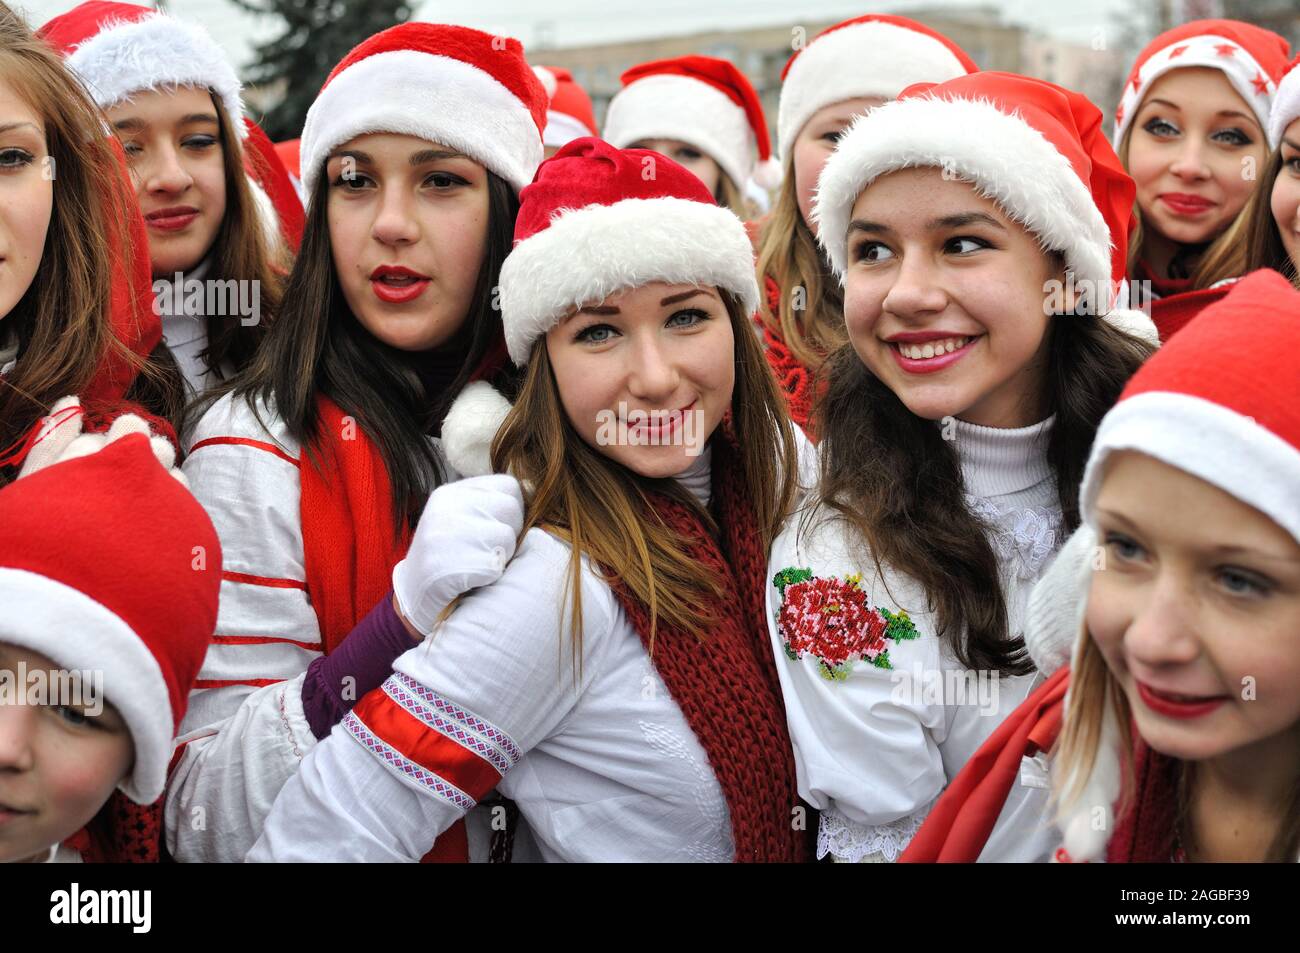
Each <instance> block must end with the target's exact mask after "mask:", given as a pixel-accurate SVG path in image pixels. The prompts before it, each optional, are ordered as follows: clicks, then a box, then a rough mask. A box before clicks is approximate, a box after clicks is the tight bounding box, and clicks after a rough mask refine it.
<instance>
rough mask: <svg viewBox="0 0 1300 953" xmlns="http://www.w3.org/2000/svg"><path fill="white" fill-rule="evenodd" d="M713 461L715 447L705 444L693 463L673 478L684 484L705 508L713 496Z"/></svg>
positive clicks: (683, 486)
mask: <svg viewBox="0 0 1300 953" xmlns="http://www.w3.org/2000/svg"><path fill="white" fill-rule="evenodd" d="M712 461H713V447H712V446H711V445H709V444H705V445H704V450H703V451H702V452H701V453H700V455H699V456H698V457H696V458H695V459H694V460H692V461H691V465H690V466H689V467H687V468H686V469H685V470H683V471H682V472H681V473H679V474H677V476H676V477H674V478H673V479H675V480H676V481H677V482H678V483H680V484H681V485H682V488H683V489H685V490H687V491H689V492H690V494H691V496H693V497H695V498H696V499H697V500H699V501H700V505H701V506H703V507H704V508H705V509H708V506H709V501H710V500H711V499H712V496H713V469H712Z"/></svg>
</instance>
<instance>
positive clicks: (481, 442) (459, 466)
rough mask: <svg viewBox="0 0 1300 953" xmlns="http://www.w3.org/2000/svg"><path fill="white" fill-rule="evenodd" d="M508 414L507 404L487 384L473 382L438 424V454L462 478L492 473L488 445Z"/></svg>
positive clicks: (466, 386)
mask: <svg viewBox="0 0 1300 953" xmlns="http://www.w3.org/2000/svg"><path fill="white" fill-rule="evenodd" d="M508 413H510V401H508V400H506V399H505V397H503V396H502V394H501V392H500V391H499V390H497V389H496V388H495V387H493V386H492V385H491V384H489V383H488V382H487V381H473V382H472V383H469V384H466V385H465V389H464V390H462V391H461V392H460V394H458V395H457V397H456V399H455V400H454V401H453V402H452V405H451V409H450V410H448V411H447V416H446V418H445V419H444V420H443V422H442V452H443V453H444V454H445V455H446V457H447V462H448V463H449V464H451V468H452V469H453V470H455V471H456V472H457V473H459V474H460V475H461V476H463V477H470V476H485V475H486V474H489V473H491V472H492V453H491V451H492V441H493V439H494V438H495V437H496V435H497V431H498V430H499V429H501V424H503V423H504V422H505V419H506V414H508Z"/></svg>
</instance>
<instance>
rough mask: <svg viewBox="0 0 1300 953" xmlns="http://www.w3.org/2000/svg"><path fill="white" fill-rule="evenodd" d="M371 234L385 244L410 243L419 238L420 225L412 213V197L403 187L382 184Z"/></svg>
mask: <svg viewBox="0 0 1300 953" xmlns="http://www.w3.org/2000/svg"><path fill="white" fill-rule="evenodd" d="M371 235H372V236H374V239H375V241H377V242H379V243H380V244H383V245H410V244H411V243H413V242H415V241H417V240H418V239H419V237H420V227H419V224H418V223H417V222H416V220H415V216H414V215H412V214H411V203H410V198H409V196H408V195H407V194H406V193H405V192H403V191H402V190H401V189H392V188H388V189H386V188H384V187H383V186H380V194H379V208H378V210H377V212H376V214H375V221H374V225H373V226H371Z"/></svg>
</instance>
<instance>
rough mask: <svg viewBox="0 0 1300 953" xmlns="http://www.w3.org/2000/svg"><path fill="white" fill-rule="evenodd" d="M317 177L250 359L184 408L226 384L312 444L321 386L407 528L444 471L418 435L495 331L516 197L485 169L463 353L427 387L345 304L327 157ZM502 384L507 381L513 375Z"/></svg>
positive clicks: (409, 358)
mask: <svg viewBox="0 0 1300 953" xmlns="http://www.w3.org/2000/svg"><path fill="white" fill-rule="evenodd" d="M317 181H318V182H320V183H322V184H321V185H320V187H318V188H317V189H316V190H315V191H314V192H313V193H312V198H311V202H310V203H309V206H308V209H307V224H306V227H305V229H304V231H303V237H302V246H301V248H300V249H299V252H298V257H297V260H296V261H295V262H294V265H293V271H292V272H290V274H289V280H288V282H287V284H286V285H285V289H284V298H283V302H282V305H281V309H280V314H279V316H278V317H277V319H276V321H275V322H274V323H273V324H272V325H271V327H270V328H269V329H268V330H267V332H266V338H265V340H264V341H263V343H262V346H261V347H260V348H259V349H258V350H257V352H256V354H254V356H253V359H252V360H251V361H250V362H249V364H248V366H247V367H246V368H245V369H244V370H243V371H241V372H240V373H238V374H236V375H235V377H234V378H233V379H232V380H231V381H230V382H229V383H228V384H227V385H226V386H224V387H220V388H217V389H215V390H213V391H212V392H210V393H209V395H208V396H207V397H206V398H204V399H203V400H201V401H199V402H197V404H196V407H195V408H194V410H193V411H192V413H197V412H200V411H202V410H203V409H205V408H206V407H210V406H211V405H212V404H213V403H214V402H215V401H216V400H217V399H219V398H220V397H221V396H222V394H224V393H227V392H232V393H233V394H234V395H235V398H236V399H243V400H245V401H247V403H248V406H249V407H250V409H252V411H253V412H254V414H258V403H257V401H258V400H259V399H260V400H262V401H265V402H266V404H267V405H268V406H274V408H275V410H276V412H277V413H278V414H279V415H280V417H281V419H283V421H284V423H285V426H286V428H287V429H288V431H289V433H290V434H291V435H292V436H293V437H294V439H295V440H297V441H298V442H299V443H301V444H302V445H303V446H304V447H306V448H308V451H309V453H310V448H311V446H312V445H313V443H314V442H315V439H316V438H317V436H318V435H319V427H320V415H319V413H318V410H317V406H316V398H317V395H318V394H324V395H325V396H327V397H329V398H330V399H331V400H333V401H334V402H335V403H336V404H338V406H339V408H340V409H342V411H343V412H344V413H345V414H347V415H349V416H351V417H353V418H355V419H356V421H357V423H358V425H359V426H360V427H361V430H362V432H363V433H365V435H366V436H367V437H369V438H370V439H371V440H372V441H374V443H375V446H376V447H377V449H378V450H379V454H380V456H381V457H382V459H383V461H384V466H385V468H386V469H387V471H388V478H389V482H390V484H391V486H392V494H393V515H394V524H395V526H397V527H399V528H400V527H401V526H402V525H407V526H411V527H414V525H415V524H416V522H417V521H418V520H419V517H420V511H421V510H422V509H423V507H424V502H425V500H426V499H427V498H428V496H429V494H430V493H431V492H433V490H434V489H435V488H436V487H437V486H439V485H440V484H441V483H443V482H445V480H446V479H447V473H446V472H445V471H444V470H443V465H442V463H441V461H440V459H439V457H438V454H437V453H436V451H435V449H434V447H433V445H432V444H431V443H430V441H429V440H428V438H427V436H426V435H427V434H428V433H429V432H430V431H431V430H432V429H433V428H434V427H436V426H438V425H439V423H440V422H441V421H442V418H443V417H444V416H445V415H446V412H447V408H448V407H449V406H450V404H451V402H452V400H453V399H454V398H455V396H456V394H457V393H459V392H460V390H461V388H463V387H464V385H465V384H466V382H467V381H468V380H469V378H470V375H471V374H473V373H474V371H475V369H476V368H478V366H479V365H480V364H481V363H482V362H483V360H484V358H485V357H486V356H487V354H488V352H489V350H490V349H491V348H492V347H493V346H494V345H495V344H496V343H497V341H498V339H499V338H500V337H501V333H502V332H501V314H500V312H499V311H498V310H497V309H496V307H495V306H494V303H493V289H494V288H495V287H496V285H497V281H498V277H499V275H500V272H501V263H502V262H503V261H504V260H505V257H506V255H507V254H508V253H509V252H510V246H511V241H512V238H513V235H514V225H515V216H516V215H517V214H518V211H519V200H518V198H517V197H516V196H515V193H514V190H513V189H512V188H511V187H510V185H509V183H507V182H506V181H505V180H504V179H502V178H501V177H500V176H498V175H496V174H495V173H494V172H491V171H488V172H487V183H488V185H487V188H488V228H487V240H486V241H487V244H486V250H485V254H484V257H483V264H482V266H481V268H480V269H479V274H478V279H477V282H476V284H475V286H474V296H473V299H472V301H471V304H470V311H469V314H467V315H466V316H465V321H464V323H463V325H462V326H461V330H460V332H459V333H458V335H457V337H456V340H455V342H454V344H455V345H456V346H463V348H464V353H465V358H464V360H463V362H462V363H461V366H460V370H459V372H458V374H457V377H456V379H455V380H454V381H453V382H452V384H451V385H450V386H449V387H448V388H447V389H446V390H445V391H444V392H443V393H441V394H429V393H426V392H425V386H424V384H423V382H422V381H421V379H420V375H419V374H418V373H417V370H416V367H415V365H416V364H417V363H418V361H419V355H411V354H408V353H407V352H404V351H401V350H399V349H397V348H394V347H390V346H389V345H387V344H385V343H383V342H382V341H380V340H379V339H378V338H376V337H374V336H373V335H372V334H371V333H370V332H369V331H367V330H366V329H365V328H364V327H363V326H362V325H361V322H359V321H358V320H357V319H356V317H355V316H353V314H352V312H351V310H350V309H349V308H348V306H347V303H346V301H345V300H344V298H343V290H342V288H341V287H339V281H338V274H337V273H336V272H335V270H334V259H333V252H332V246H331V245H330V235H329V218H328V192H329V189H328V187H327V185H326V184H325V183H327V182H328V179H327V177H326V176H325V160H322V161H321V168H320V170H319V175H318V178H317ZM503 383H504V386H506V387H507V389H512V385H513V378H512V377H511V378H508V379H507V380H506V381H504V382H503ZM263 424H265V421H263ZM318 462H319V461H313V463H318Z"/></svg>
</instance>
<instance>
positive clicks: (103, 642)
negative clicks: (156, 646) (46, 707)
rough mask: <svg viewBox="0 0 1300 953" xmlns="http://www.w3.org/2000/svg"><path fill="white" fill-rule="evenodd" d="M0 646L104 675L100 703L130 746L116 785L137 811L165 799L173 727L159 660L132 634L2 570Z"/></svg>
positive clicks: (119, 622)
mask: <svg viewBox="0 0 1300 953" xmlns="http://www.w3.org/2000/svg"><path fill="white" fill-rule="evenodd" d="M0 606H4V612H3V614H0V642H8V643H9V644H10V645H17V646H21V647H22V648H25V649H29V650H31V651H33V652H39V653H40V654H42V655H44V656H47V657H48V658H49V659H50V660H51V661H52V662H54V663H55V664H56V665H59V666H61V667H63V668H65V669H68V670H70V671H87V670H90V671H92V672H100V673H103V679H104V681H103V692H104V697H105V700H106V701H108V702H110V703H112V705H113V707H114V708H116V709H117V710H118V712H120V713H121V715H122V717H123V719H125V721H126V725H127V728H128V730H129V731H130V732H131V737H132V739H133V740H134V742H135V765H134V767H133V768H132V770H131V773H130V774H129V775H127V777H126V778H124V779H123V780H122V782H121V784H120V785H119V787H120V788H121V789H122V793H123V794H125V795H126V796H127V797H129V798H130V799H131V800H133V801H135V802H136V803H137V804H152V803H153V802H154V801H156V800H158V798H159V797H161V796H162V793H163V788H164V786H165V785H166V780H167V764H168V762H169V761H170V760H171V754H172V738H173V731H174V727H175V720H174V719H173V717H172V710H171V699H170V696H169V694H168V691H167V682H166V679H165V678H164V677H163V673H162V669H160V668H159V667H158V660H157V659H155V658H154V657H153V654H152V653H151V652H150V651H149V648H148V646H146V645H145V643H144V642H142V641H141V640H140V637H139V636H137V635H136V634H135V632H134V631H132V629H131V627H130V626H129V625H127V624H126V622H125V621H124V620H123V619H122V618H121V617H120V616H118V615H117V614H116V613H114V612H112V611H110V610H109V609H108V608H106V607H105V606H103V605H102V604H100V603H98V602H96V601H95V600H94V599H92V598H91V597H90V596H88V595H86V594H85V593H84V592H81V591H80V590H78V589H74V588H73V587H71V586H68V585H65V584H64V583H62V582H58V581H57V580H54V579H50V578H48V577H46V576H42V575H39V574H37V573H34V572H28V571H27V570H25V569H14V568H11V567H0Z"/></svg>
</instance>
